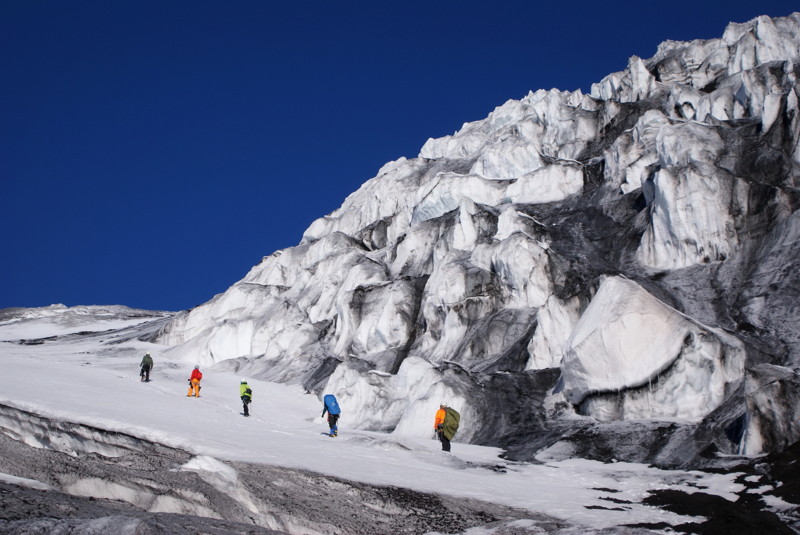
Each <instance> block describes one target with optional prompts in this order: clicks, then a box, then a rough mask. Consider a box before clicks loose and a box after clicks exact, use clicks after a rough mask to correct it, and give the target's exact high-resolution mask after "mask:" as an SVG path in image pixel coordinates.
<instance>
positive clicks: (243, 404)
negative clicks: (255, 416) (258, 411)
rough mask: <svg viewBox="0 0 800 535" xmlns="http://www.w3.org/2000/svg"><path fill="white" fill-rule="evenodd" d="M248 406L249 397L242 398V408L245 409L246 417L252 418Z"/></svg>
mask: <svg viewBox="0 0 800 535" xmlns="http://www.w3.org/2000/svg"><path fill="white" fill-rule="evenodd" d="M248 405H250V398H248V397H247V396H242V407H244V415H245V416H250V409H249V408H248Z"/></svg>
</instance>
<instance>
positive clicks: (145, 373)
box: [139, 364, 150, 381]
mask: <svg viewBox="0 0 800 535" xmlns="http://www.w3.org/2000/svg"><path fill="white" fill-rule="evenodd" d="M139 377H141V378H142V381H149V380H150V366H148V365H147V364H145V365H144V366H142V373H140V374H139Z"/></svg>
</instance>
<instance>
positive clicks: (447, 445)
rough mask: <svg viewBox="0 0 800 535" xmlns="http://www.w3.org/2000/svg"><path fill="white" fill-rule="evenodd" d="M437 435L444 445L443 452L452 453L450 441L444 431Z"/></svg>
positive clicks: (438, 432)
mask: <svg viewBox="0 0 800 535" xmlns="http://www.w3.org/2000/svg"><path fill="white" fill-rule="evenodd" d="M436 434H437V435H439V441H440V442H441V443H442V451H450V441H449V440H447V437H446V436H444V433H443V432H442V431H437V432H436Z"/></svg>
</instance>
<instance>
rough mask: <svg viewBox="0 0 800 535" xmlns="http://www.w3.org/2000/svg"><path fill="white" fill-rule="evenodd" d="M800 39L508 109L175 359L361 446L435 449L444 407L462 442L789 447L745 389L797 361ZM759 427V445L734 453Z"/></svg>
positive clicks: (676, 56)
mask: <svg viewBox="0 0 800 535" xmlns="http://www.w3.org/2000/svg"><path fill="white" fill-rule="evenodd" d="M799 29H800V15H798V14H793V15H791V16H788V17H785V18H776V19H770V18H767V17H759V18H758V19H754V20H752V21H750V22H747V23H744V24H732V25H730V26H729V27H728V29H727V30H726V31H725V33H724V35H723V37H722V38H719V39H711V40H703V41H692V42H666V43H663V44H662V45H661V46H660V47H659V49H658V52H657V54H656V55H655V56H654V57H652V58H649V59H642V58H637V57H632V58H631V59H630V61H629V64H628V67H627V68H626V69H625V70H624V71H621V72H618V73H613V74H610V75H609V76H607V77H606V78H604V79H603V80H601V81H600V82H598V83H597V84H595V85H594V86H593V87H592V91H591V94H589V95H586V94H582V93H581V92H579V91H578V92H561V91H557V90H552V91H541V90H540V91H535V92H531V93H529V94H528V95H526V96H525V97H523V98H521V99H519V100H509V101H508V102H506V103H505V104H503V105H502V106H499V107H498V108H497V109H495V110H494V111H493V112H492V113H491V114H490V115H489V116H488V117H487V118H485V119H482V120H478V121H474V122H469V123H465V124H464V125H463V127H462V128H461V129H460V130H459V131H458V132H455V133H453V134H452V135H449V136H445V137H443V138H439V139H430V140H428V141H427V142H426V143H425V145H424V146H423V147H422V149H421V152H420V154H419V157H417V158H413V159H405V158H403V159H400V160H398V161H395V162H390V163H388V164H386V165H385V166H384V167H383V168H382V169H381V170H380V171H379V172H378V174H377V176H376V177H374V178H372V179H370V180H368V181H367V182H366V183H364V185H363V186H362V187H361V188H360V189H359V190H358V191H356V192H354V193H353V194H352V195H350V196H349V197H348V198H347V199H345V201H344V203H343V204H342V206H341V207H340V208H339V209H338V210H336V211H335V212H333V213H331V214H329V215H327V216H325V217H322V218H320V219H318V220H317V221H315V222H314V223H313V224H312V225H311V226H310V227H309V229H308V230H307V231H306V233H305V235H304V237H303V240H302V242H301V243H300V244H299V245H298V246H296V247H292V248H289V249H285V250H282V251H278V252H275V253H273V254H271V255H270V256H267V257H265V258H264V259H263V260H262V262H261V263H259V264H258V265H256V266H254V267H253V268H252V269H251V271H250V272H249V273H248V274H247V275H246V276H245V277H244V278H243V279H242V280H241V281H239V282H237V283H236V284H234V285H233V286H232V287H231V288H229V289H228V290H227V291H226V292H224V293H223V294H220V295H218V296H216V297H215V298H214V299H212V300H211V301H209V302H208V303H206V304H204V305H202V306H199V307H197V308H195V309H193V310H191V311H189V312H187V313H185V314H182V315H181V316H180V317H178V318H176V319H175V320H174V321H173V322H172V323H171V324H170V325H169V326H168V327H167V328H165V329H164V330H163V331H162V333H161V341H163V342H165V343H169V344H174V345H175V347H174V349H173V352H174V353H175V354H177V355H179V356H183V357H184V358H186V359H187V360H190V361H192V362H199V363H202V364H204V365H206V366H207V365H211V364H214V363H218V362H222V361H226V362H228V363H229V364H228V365H232V366H234V367H240V368H242V369H246V370H248V373H249V374H252V375H257V376H260V377H263V378H268V379H274V380H280V381H291V382H299V383H303V384H304V385H305V386H306V387H307V388H309V389H313V390H315V391H321V390H322V389H323V388H324V389H325V390H326V391H332V392H334V393H336V394H337V395H338V396H339V398H340V399H341V400H343V403H344V404H345V405H346V406H348V410H350V411H352V412H354V413H357V414H359V416H361V417H362V418H361V419H360V422H361V424H360V425H361V426H362V427H365V428H373V429H378V428H381V429H389V430H394V431H395V432H397V433H411V434H422V433H427V427H428V424H427V421H428V420H429V419H430V417H431V411H433V410H434V409H435V405H436V404H437V403H438V401H439V399H438V398H442V397H446V398H449V399H450V400H451V401H454V402H455V401H457V402H458V403H459V404H460V407H461V409H462V410H463V411H464V412H465V413H466V414H468V415H469V417H468V418H466V419H465V424H464V425H465V427H464V430H463V432H462V433H461V434H460V435H459V436H458V437H457V440H479V441H484V442H490V443H498V444H510V443H514V444H520V443H526V444H539V442H538V441H539V440H540V439H541V437H543V436H545V435H547V436H550V434H551V433H555V434H557V432H556V431H553V429H555V428H558V429H567V428H568V427H569V426H570V425H580V426H581V427H580V428H581V429H586V426H590V427H591V426H592V425H594V424H595V423H597V422H606V421H634V420H641V419H659V418H660V419H671V420H673V421H678V422H682V423H683V424H685V425H692V426H696V425H700V426H701V427H702V426H708V428H709V430H708V432H707V433H705V432H704V433H699V434H696V436H700V435H702V437H704V438H702V440H705V441H706V442H712V443H713V444H714V447H715V448H717V449H718V450H720V451H726V452H734V451H738V450H739V449H740V446H741V442H742V440H749V441H750V444H751V445H753V447H751V448H750V450H751V451H752V450H753V449H754V448H755V449H758V450H765V451H770V450H771V449H774V448H777V447H780V444H779V443H782V442H781V441H780V440H777V439H776V438H775V436H777V435H778V434H780V433H782V432H783V431H776V429H777V428H778V427H780V426H779V424H778V423H777V421H776V420H777V418H778V417H777V416H769V415H767V416H764V415H765V414H767V411H763V410H761V408H760V407H761V403H759V402H758V401H757V400H753V399H747V397H746V395H745V394H744V391H745V389H744V388H743V387H742V385H743V384H744V377H745V375H746V373H751V374H755V376H754V377H756V378H755V379H754V380H756V381H758V377H760V376H759V375H758V374H759V373H760V372H758V370H759V369H760V368H757V367H756V364H761V363H772V364H775V365H780V366H792V365H795V363H796V361H797V354H798V353H797V351H798V348H800V340H799V339H798V335H797V332H796V328H794V327H792V326H793V325H796V324H797V320H798V319H800V318H798V316H800V312H799V311H798V308H797V306H796V302H797V300H796V299H795V298H796V297H797V293H798V292H797V287H796V284H794V283H792V282H791V281H792V280H797V279H796V277H794V278H792V276H796V275H797V274H798V258H800V255H798V254H796V253H797V246H796V245H794V244H795V243H796V242H793V241H786V239H784V238H782V236H786V235H795V234H796V233H797V229H798V223H797V221H796V220H797V218H796V217H795V216H794V214H795V211H796V208H797V206H800V200H799V199H798V194H797V191H798V190H797V187H798V183H799V182H800V180H798V163H800V149H799V148H798V147H800V137H799V136H798V133H799V131H800V122H798V121H799V119H800V113H798V105H797V103H798V88H797V68H796V65H797V64H798V59H800V51H799V48H800V39H798V30H799ZM775 274H784V275H785V276H784V277H780V276H776V275H775ZM233 359H236V360H233ZM231 362H233V363H234V364H230V363H231ZM555 368H559V369H560V375H561V379H562V380H561V386H563V390H562V389H561V386H560V387H556V385H555V384H550V385H545V383H546V382H547V381H546V380H545V378H549V377H551V376H553V377H557V376H558V375H559V374H553V373H552V370H553V369H555ZM548 380H549V379H548ZM487 385H503V386H502V388H503V389H506V392H501V391H500V390H492V388H499V387H497V386H494V387H490V386H487ZM530 385H536V386H530ZM792 388H794V386H792ZM508 389H511V390H513V391H514V392H517V393H518V395H516V397H515V398H514V399H513V400H510V399H508V398H507V397H506V393H507V391H508ZM755 412H759V414H761V416H759V417H758V418H751V419H749V420H748V421H750V422H751V429H750V431H749V434H748V437H749V438H746V439H745V438H743V437H742V436H739V435H737V434H736V433H731V432H728V431H726V430H729V429H730V428H731V426H733V424H734V420H736V421H739V420H740V419H741V418H746V417H747V415H750V414H754V413H755ZM498 414H499V415H500V416H499V417H498ZM721 414H724V415H725V416H724V417H723V416H719V415H721ZM713 418H717V420H713V423H712V419H713ZM719 418H722V420H724V421H720V420H719ZM728 420H730V421H728ZM531 422H533V424H531ZM564 426H566V427H564ZM776 426H778V427H776ZM573 431H574V429H573ZM785 433H788V434H789V435H790V436H791V437H792V439H794V440H796V439H800V431H798V430H796V429H794V428H791V429H786V430H785ZM754 437H755V438H754ZM692 440H695V438H693V439H692ZM696 440H701V439H696ZM781 440H782V439H781ZM533 447H534V446H531V448H533ZM695 449H697V450H699V449H702V448H700V447H699V446H698V448H695Z"/></svg>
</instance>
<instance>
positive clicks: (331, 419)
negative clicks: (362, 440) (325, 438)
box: [328, 413, 339, 435]
mask: <svg viewBox="0 0 800 535" xmlns="http://www.w3.org/2000/svg"><path fill="white" fill-rule="evenodd" d="M338 421H339V415H338V414H331V413H328V427H330V428H331V435H333V434H334V433H337V432H338V431H339V428H338V427H337V426H336V422H338Z"/></svg>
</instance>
